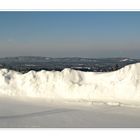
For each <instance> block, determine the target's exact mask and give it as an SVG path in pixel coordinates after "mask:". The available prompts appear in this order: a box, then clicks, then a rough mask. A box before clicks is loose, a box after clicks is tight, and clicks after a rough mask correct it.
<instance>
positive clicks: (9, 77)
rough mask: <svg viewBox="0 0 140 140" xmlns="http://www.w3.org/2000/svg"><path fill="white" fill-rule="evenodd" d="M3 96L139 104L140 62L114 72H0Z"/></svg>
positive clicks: (3, 70) (68, 70) (69, 70)
mask: <svg viewBox="0 0 140 140" xmlns="http://www.w3.org/2000/svg"><path fill="white" fill-rule="evenodd" d="M0 96H1V97H2V96H14V97H16V98H18V97H20V96H21V97H37V98H45V99H51V100H52V99H54V100H73V101H82V100H83V101H103V102H109V103H113V102H115V103H116V102H121V103H126V102H134V103H140V63H136V64H132V65H128V66H125V67H124V68H122V69H120V70H117V71H114V72H107V73H103V72H99V73H96V72H82V71H77V70H72V69H64V70H63V71H61V72H58V71H45V70H42V71H39V72H35V71H30V72H28V73H25V74H21V73H19V72H16V71H12V70H7V69H1V70H0Z"/></svg>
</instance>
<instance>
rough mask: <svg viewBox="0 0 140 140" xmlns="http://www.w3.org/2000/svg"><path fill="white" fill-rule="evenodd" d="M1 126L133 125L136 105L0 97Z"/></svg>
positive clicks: (137, 119) (139, 120)
mask: <svg viewBox="0 0 140 140" xmlns="http://www.w3.org/2000/svg"><path fill="white" fill-rule="evenodd" d="M0 127H1V128H40V127H41V128H128V127H130V128H136V127H140V107H137V108H136V107H127V106H119V105H115V104H114V105H106V104H103V103H92V104H91V103H86V102H85V103H84V102H79V103H72V102H63V103H62V102H56V101H55V102H53V101H45V100H41V99H40V100H38V99H25V100H23V99H22V100H19V99H18V100H16V99H14V98H11V97H10V98H9V97H8V98H3V97H2V98H0Z"/></svg>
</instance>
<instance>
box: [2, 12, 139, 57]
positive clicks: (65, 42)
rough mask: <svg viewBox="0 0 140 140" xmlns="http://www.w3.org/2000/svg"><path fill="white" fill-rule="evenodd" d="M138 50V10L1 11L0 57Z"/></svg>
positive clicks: (113, 54) (94, 54) (127, 54)
mask: <svg viewBox="0 0 140 140" xmlns="http://www.w3.org/2000/svg"><path fill="white" fill-rule="evenodd" d="M139 53H140V12H0V57H7V56H29V55H31V56H49V57H73V56H74V57H76V56H77V57H93V58H95V57H98V58H99V57H131V58H140V57H139Z"/></svg>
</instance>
